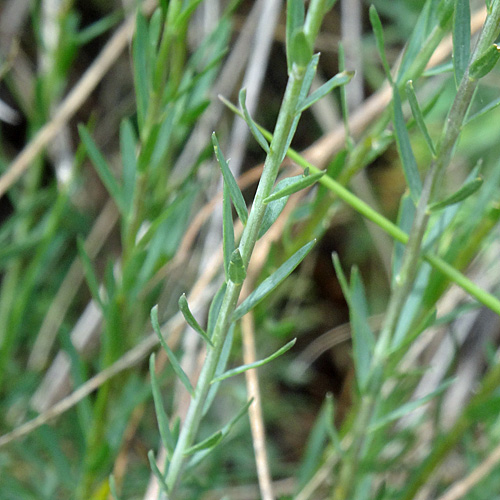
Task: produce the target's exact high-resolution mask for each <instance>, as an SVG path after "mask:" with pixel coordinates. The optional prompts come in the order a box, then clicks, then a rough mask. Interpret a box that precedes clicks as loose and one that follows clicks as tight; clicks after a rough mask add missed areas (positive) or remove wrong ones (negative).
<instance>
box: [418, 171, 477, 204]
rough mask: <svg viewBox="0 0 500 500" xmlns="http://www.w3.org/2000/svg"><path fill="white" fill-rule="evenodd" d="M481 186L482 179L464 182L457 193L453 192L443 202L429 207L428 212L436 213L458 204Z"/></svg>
mask: <svg viewBox="0 0 500 500" xmlns="http://www.w3.org/2000/svg"><path fill="white" fill-rule="evenodd" d="M482 185H483V178H482V177H476V178H475V179H472V180H471V181H469V182H466V183H465V184H464V185H463V186H462V187H461V188H460V189H459V190H458V191H456V192H454V193H453V194H451V195H450V196H448V197H446V198H445V199H444V200H441V201H437V202H436V203H432V204H431V205H429V207H428V210H429V212H436V211H438V210H442V209H443V208H446V207H448V206H449V205H454V204H455V203H460V202H461V201H463V200H465V199H466V198H468V197H469V196H471V195H473V194H474V193H475V192H476V191H477V190H478V189H479V188H480V187H481V186H482Z"/></svg>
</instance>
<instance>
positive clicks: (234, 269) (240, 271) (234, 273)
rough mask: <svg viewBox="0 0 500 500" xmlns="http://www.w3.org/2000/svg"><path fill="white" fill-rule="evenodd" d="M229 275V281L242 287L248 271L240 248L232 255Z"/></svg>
mask: <svg viewBox="0 0 500 500" xmlns="http://www.w3.org/2000/svg"><path fill="white" fill-rule="evenodd" d="M228 275H229V279H230V280H231V281H232V282H233V283H236V284H237V285H240V284H241V283H243V281H245V278H246V276H247V270H246V269H245V264H243V259H242V258H241V254H240V250H239V248H237V249H236V250H235V251H234V252H233V253H232V254H231V260H230V262H229V270H228Z"/></svg>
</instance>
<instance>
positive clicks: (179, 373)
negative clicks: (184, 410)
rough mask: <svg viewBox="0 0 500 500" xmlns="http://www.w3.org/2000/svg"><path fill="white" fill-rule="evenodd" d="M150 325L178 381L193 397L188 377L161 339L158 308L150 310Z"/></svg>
mask: <svg viewBox="0 0 500 500" xmlns="http://www.w3.org/2000/svg"><path fill="white" fill-rule="evenodd" d="M151 324H152V325H153V330H154V331H155V332H156V335H158V339H159V340H160V344H161V346H162V347H163V349H165V351H166V353H167V355H168V359H169V360H170V364H171V365H172V368H173V369H174V372H175V373H176V374H177V376H178V377H179V380H180V381H181V382H182V385H184V387H185V388H186V389H187V391H188V392H189V394H191V396H192V397H194V389H193V386H192V385H191V382H190V380H189V378H188V376H187V375H186V373H185V372H184V370H183V369H182V367H181V365H180V363H179V361H178V360H177V358H176V356H175V354H174V353H173V352H172V349H170V347H169V346H168V344H167V343H166V342H165V339H164V338H163V335H162V333H161V328H160V323H159V322H158V306H154V307H153V309H151Z"/></svg>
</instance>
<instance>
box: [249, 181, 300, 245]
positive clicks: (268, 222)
mask: <svg viewBox="0 0 500 500" xmlns="http://www.w3.org/2000/svg"><path fill="white" fill-rule="evenodd" d="M302 177H303V176H302V175H296V176H293V177H287V178H285V179H282V180H281V181H279V182H278V183H277V184H276V186H275V187H274V189H273V193H275V192H278V191H281V190H282V189H284V188H285V187H287V186H289V185H291V184H293V183H294V182H297V181H298V180H300V179H302ZM270 196H272V194H271V195H270ZM287 201H288V196H284V197H281V198H278V199H277V200H275V201H270V202H268V204H267V206H266V210H265V212H264V218H263V219H262V224H261V226H260V230H259V236H258V237H259V238H262V236H264V235H265V234H266V232H267V230H268V229H269V228H270V227H271V226H272V225H273V224H274V222H275V221H276V219H277V218H278V217H279V215H280V213H281V212H282V211H283V209H284V208H285V205H286V202H287Z"/></svg>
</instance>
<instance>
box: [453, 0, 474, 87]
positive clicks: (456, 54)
mask: <svg viewBox="0 0 500 500" xmlns="http://www.w3.org/2000/svg"><path fill="white" fill-rule="evenodd" d="M469 2H470V0H456V2H455V9H454V13H453V68H454V70H455V84H456V86H457V87H458V85H459V84H460V81H461V80H462V78H463V76H464V73H465V71H466V69H467V65H468V64H469V58H470V3H469Z"/></svg>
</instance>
